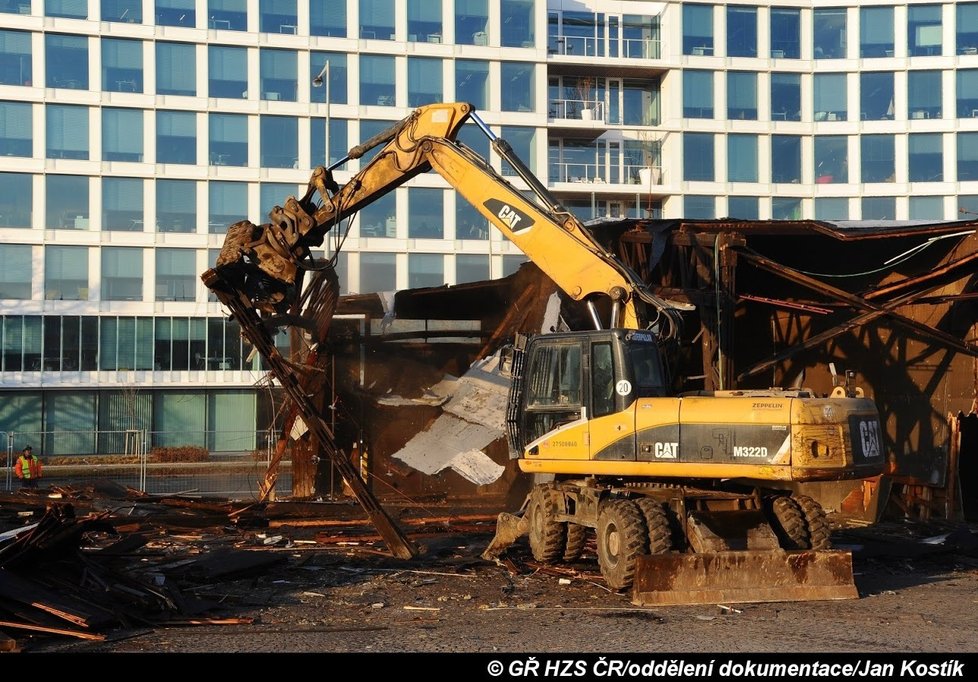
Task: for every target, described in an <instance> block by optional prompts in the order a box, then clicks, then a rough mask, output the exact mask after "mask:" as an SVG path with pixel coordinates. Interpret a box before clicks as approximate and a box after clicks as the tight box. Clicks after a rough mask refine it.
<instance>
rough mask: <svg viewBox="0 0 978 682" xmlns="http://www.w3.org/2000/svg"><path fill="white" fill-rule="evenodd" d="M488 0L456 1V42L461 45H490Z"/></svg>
mask: <svg viewBox="0 0 978 682" xmlns="http://www.w3.org/2000/svg"><path fill="white" fill-rule="evenodd" d="M488 31H489V2H488V0H455V42H456V43H458V44H459V45H488V44H489V33H488Z"/></svg>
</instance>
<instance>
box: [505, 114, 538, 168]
mask: <svg viewBox="0 0 978 682" xmlns="http://www.w3.org/2000/svg"><path fill="white" fill-rule="evenodd" d="M500 132H501V134H500V137H502V138H503V139H505V140H506V141H507V142H509V144H510V146H511V147H512V148H513V152H514V153H515V154H516V156H517V157H519V159H520V161H522V162H523V163H525V164H526V167H527V168H529V169H530V171H531V172H533V173H536V167H537V154H536V145H535V144H534V143H533V140H534V138H535V136H536V128H522V127H519V126H503V127H502V129H501V131H500ZM502 174H503V175H516V172H515V171H514V170H513V168H512V166H510V165H509V164H508V163H506V162H505V161H503V163H502Z"/></svg>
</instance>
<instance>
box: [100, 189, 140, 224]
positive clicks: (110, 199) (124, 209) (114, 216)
mask: <svg viewBox="0 0 978 682" xmlns="http://www.w3.org/2000/svg"><path fill="white" fill-rule="evenodd" d="M102 229H103V230H110V231H117V232H142V231H143V181H142V180H141V179H139V178H102Z"/></svg>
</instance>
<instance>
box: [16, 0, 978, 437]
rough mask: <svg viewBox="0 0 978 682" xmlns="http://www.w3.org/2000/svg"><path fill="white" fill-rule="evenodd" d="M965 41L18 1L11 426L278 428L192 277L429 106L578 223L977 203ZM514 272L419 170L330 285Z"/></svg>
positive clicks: (689, 16) (798, 19) (705, 11)
mask: <svg viewBox="0 0 978 682" xmlns="http://www.w3.org/2000/svg"><path fill="white" fill-rule="evenodd" d="M976 27H978V2H943V3H942V2H904V3H893V4H884V3H880V2H873V3H872V4H869V3H866V4H865V5H863V4H861V3H857V2H848V3H847V2H839V3H832V5H831V6H826V3H820V2H813V1H811V0H808V1H804V2H801V1H790V0H786V1H785V2H778V3H757V2H725V3H711V2H644V1H640V0H617V1H610V0H607V1H605V0H581V1H580V2H573V3H571V2H562V1H561V0H492V1H490V0H0V259H2V261H0V262H2V263H3V265H4V266H3V268H2V269H0V342H2V353H0V363H2V364H0V392H2V394H3V395H2V398H3V399H2V400H0V432H11V431H14V432H24V431H29V430H33V431H45V430H51V429H54V428H65V426H64V425H65V424H69V425H71V427H72V428H77V429H83V428H95V427H98V428H103V429H111V428H121V426H122V425H123V424H124V423H134V422H133V419H135V422H137V426H140V427H143V428H153V429H158V428H170V427H174V428H176V425H179V424H181V423H183V422H184V421H186V423H188V424H190V425H191V427H193V428H197V427H200V428H201V430H204V431H212V430H215V429H218V428H220V427H221V424H222V423H223V422H225V421H226V420H227V418H228V415H245V419H244V421H245V423H246V425H247V421H248V420H249V419H251V418H252V417H254V420H255V427H256V428H264V426H266V425H262V424H260V423H258V422H259V421H260V420H259V419H258V417H257V416H255V415H257V413H258V409H257V407H256V405H257V404H258V402H259V400H258V394H259V391H257V390H256V389H254V388H253V385H254V383H255V381H256V380H257V379H258V378H259V377H260V376H261V371H260V366H259V362H260V361H259V360H258V359H256V358H252V357H249V354H248V348H247V347H245V346H244V345H243V344H242V342H241V339H240V335H239V333H238V329H237V328H236V326H235V325H234V323H233V322H230V321H228V320H227V319H226V318H225V316H224V314H223V311H222V310H221V308H220V306H219V305H218V304H217V302H216V301H215V300H214V299H213V298H212V297H209V296H208V293H207V291H206V289H205V288H204V287H203V285H202V283H201V282H200V279H199V274H200V273H201V272H202V271H204V270H205V269H206V268H207V267H208V266H209V265H211V264H213V262H214V260H215V258H216V255H217V252H218V250H219V249H220V246H221V244H222V242H223V238H224V232H225V230H226V228H227V226H228V225H230V224H232V223H234V222H236V221H238V220H241V219H243V218H248V219H250V220H252V221H254V222H264V221H265V215H266V214H267V212H268V211H269V210H270V209H271V208H272V207H273V206H274V205H275V204H280V203H282V202H283V201H284V199H285V198H286V197H287V196H288V195H290V194H296V193H300V192H301V190H302V188H303V187H304V184H305V182H306V180H307V179H308V177H309V174H310V171H311V169H312V168H314V167H315V166H316V165H320V164H323V163H324V162H325V161H326V160H327V158H328V160H329V161H330V162H331V163H332V162H336V161H338V160H340V159H342V158H343V155H344V152H345V150H346V149H347V148H349V147H350V146H352V145H354V144H357V143H358V142H359V141H361V140H364V139H366V138H368V137H370V136H372V135H374V134H376V133H377V132H379V131H381V130H383V129H385V128H386V127H388V126H389V125H391V124H392V123H393V122H395V121H397V120H399V119H401V118H402V117H404V116H405V115H407V114H408V113H409V112H410V111H411V109H412V108H413V107H416V106H418V105H421V104H424V103H427V102H436V101H454V100H464V101H468V102H472V103H473V104H475V105H476V107H477V108H478V109H479V110H481V114H482V116H483V118H484V119H485V120H486V121H487V122H488V123H489V125H490V126H491V127H492V128H493V130H494V131H495V132H496V133H497V134H500V135H502V136H503V137H505V138H506V139H507V140H509V142H510V143H511V144H512V145H513V147H514V148H515V149H516V151H517V153H518V154H519V155H520V156H521V157H522V158H523V159H524V160H525V161H526V162H527V163H528V164H529V165H530V167H531V168H532V169H533V171H534V173H535V174H536V175H537V176H538V177H540V178H541V179H542V180H544V181H545V182H546V183H547V185H548V186H549V187H550V188H551V190H552V191H553V192H554V193H555V194H556V195H557V196H558V197H559V198H560V199H561V200H562V201H563V202H564V204H565V205H566V206H567V208H568V209H570V210H571V211H573V212H574V213H576V214H577V215H579V216H580V217H582V218H584V219H591V218H596V217H602V216H611V217H617V216H635V217H681V216H686V217H691V218H715V217H724V216H730V217H735V218H744V219H756V218H760V219H768V218H773V219H793V218H825V219H861V218H862V219H924V220H938V219H951V218H955V217H957V216H958V215H959V210H964V211H978V28H976ZM327 64H328V69H325V67H326V66H327ZM321 73H328V79H327V81H328V82H327V84H326V85H325V86H324V87H315V86H314V85H313V79H314V78H315V77H316V76H317V75H319V74H321ZM327 93H328V97H329V102H328V104H327ZM470 128H471V129H470ZM461 138H462V140H463V141H464V142H465V143H466V144H468V145H470V146H471V147H473V148H474V149H476V150H477V151H478V152H479V153H481V154H483V155H484V156H487V157H488V156H489V144H488V141H487V140H486V139H485V137H484V136H482V135H481V133H480V131H478V130H477V129H475V128H474V126H466V129H465V130H463V131H462V134H461ZM493 164H494V165H495V166H496V167H497V168H498V169H499V170H500V172H502V173H503V174H504V175H507V176H510V177H511V179H512V180H513V182H514V183H515V184H516V185H517V186H520V187H521V188H525V187H524V186H523V185H521V181H519V180H518V179H517V178H515V177H512V170H511V169H510V168H508V167H506V166H505V164H500V162H499V160H498V159H494V160H493ZM358 169H359V162H348V163H347V164H345V165H343V166H341V167H340V169H339V171H338V172H337V177H338V179H339V180H340V181H341V182H342V181H344V180H346V179H348V178H349V177H350V175H351V174H352V173H354V172H356V171H357V170H358ZM972 182H975V183H976V184H975V185H971V183H972ZM522 260H523V258H522V256H521V254H520V253H519V251H518V250H516V249H515V248H514V247H513V245H512V244H510V243H508V242H507V241H506V240H504V239H502V238H501V236H500V235H498V234H497V233H496V232H495V231H494V230H492V229H491V228H490V226H489V225H488V224H487V223H486V221H485V220H484V219H482V218H481V216H480V215H479V214H478V213H477V212H476V211H475V210H474V209H472V208H471V207H470V206H468V205H467V204H466V203H465V201H464V200H463V199H462V198H461V197H460V196H459V195H457V194H456V192H455V191H454V190H453V189H452V188H451V187H449V186H448V185H447V184H446V183H445V182H444V181H443V180H442V179H441V178H440V177H438V176H437V175H435V174H427V175H424V176H421V177H418V178H416V179H414V180H412V181H411V182H410V183H409V184H408V185H406V186H405V187H402V188H400V189H398V190H397V191H395V192H393V193H391V194H389V195H387V196H385V197H383V198H382V199H381V200H379V201H377V202H375V203H374V204H371V205H370V206H368V207H366V208H365V209H364V210H363V211H361V213H360V214H359V215H358V216H357V218H356V220H355V221H354V222H353V225H352V230H351V232H350V238H349V239H348V240H347V242H346V244H345V247H344V252H343V254H341V257H340V259H339V274H340V281H341V287H342V292H343V293H365V292H371V291H382V290H391V289H399V288H405V287H414V286H428V285H438V284H442V283H449V284H456V283H463V282H469V281H474V280H479V279H485V278H488V277H493V278H495V277H500V276H503V275H505V274H508V273H510V272H513V271H514V270H515V269H516V268H517V267H518V265H519V263H520V262H522ZM134 388H135V389H138V391H139V400H138V401H136V402H138V403H139V408H138V410H134V409H133V408H132V407H131V404H132V403H133V401H132V400H131V393H132V391H133V390H134ZM127 395H128V396H129V397H127V398H126V399H125V400H123V398H124V397H125V396H127ZM120 401H122V402H127V404H129V405H130V407H129V408H127V409H126V410H124V409H122V408H120V407H119V405H120V404H121V403H120ZM123 413H126V414H125V415H124V414H123ZM137 413H138V414H137ZM134 415H136V416H135V417H134ZM124 417H125V418H124ZM127 420H128V421H127ZM237 421H238V423H241V418H240V417H239V418H237Z"/></svg>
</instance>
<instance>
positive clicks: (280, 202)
mask: <svg viewBox="0 0 978 682" xmlns="http://www.w3.org/2000/svg"><path fill="white" fill-rule="evenodd" d="M303 189H305V187H303ZM298 190H299V188H298V185H293V184H291V183H287V182H263V183H261V185H259V187H258V208H259V211H260V220H261V222H266V221H267V220H268V214H269V213H270V212H271V210H272V209H273V208H275V207H276V206H284V205H285V202H286V200H287V199H288V198H289V197H294V196H295V195H296V194H298ZM252 222H257V221H252Z"/></svg>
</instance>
